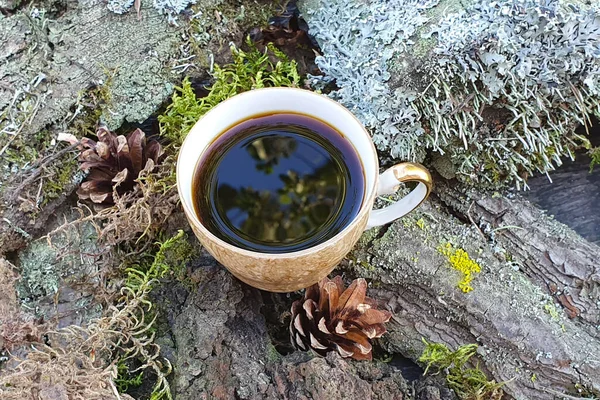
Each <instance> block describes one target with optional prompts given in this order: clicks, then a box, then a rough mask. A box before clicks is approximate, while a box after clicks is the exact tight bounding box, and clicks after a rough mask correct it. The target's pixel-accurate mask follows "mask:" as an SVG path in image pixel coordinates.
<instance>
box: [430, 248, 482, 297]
mask: <svg viewBox="0 0 600 400" xmlns="http://www.w3.org/2000/svg"><path fill="white" fill-rule="evenodd" d="M438 251H439V252H440V253H442V254H443V255H444V256H446V258H447V259H448V262H449V263H450V266H451V267H452V268H454V269H455V270H457V271H459V272H461V273H462V274H463V277H462V279H461V281H460V282H459V283H458V287H459V288H460V290H462V291H463V292H464V293H469V292H470V291H471V290H473V287H472V286H471V281H472V280H473V274H475V273H479V272H481V266H480V265H479V264H477V262H475V261H474V260H472V259H471V257H469V254H468V253H467V252H466V251H464V250H463V249H456V248H454V247H453V246H452V245H451V244H450V243H446V245H445V246H440V247H439V248H438Z"/></svg>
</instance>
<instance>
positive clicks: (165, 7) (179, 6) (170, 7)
mask: <svg viewBox="0 0 600 400" xmlns="http://www.w3.org/2000/svg"><path fill="white" fill-rule="evenodd" d="M133 3H134V0H108V4H107V6H106V7H107V8H108V9H109V10H110V11H112V12H114V13H116V14H124V13H126V12H127V11H129V9H131V7H132V6H133ZM190 4H196V0H154V2H153V6H154V8H155V9H156V10H157V11H158V12H159V13H161V14H166V15H167V16H168V18H169V22H171V23H175V19H176V15H177V14H179V13H181V12H182V11H183V10H185V9H186V8H187V7H189V6H190Z"/></svg>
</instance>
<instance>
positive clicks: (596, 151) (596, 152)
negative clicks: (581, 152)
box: [588, 147, 600, 174]
mask: <svg viewBox="0 0 600 400" xmlns="http://www.w3.org/2000/svg"><path fill="white" fill-rule="evenodd" d="M588 154H589V156H590V158H591V159H592V161H590V174H591V173H592V172H593V171H594V166H596V165H600V147H594V148H592V149H590V150H589V151H588Z"/></svg>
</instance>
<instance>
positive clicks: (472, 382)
mask: <svg viewBox="0 0 600 400" xmlns="http://www.w3.org/2000/svg"><path fill="white" fill-rule="evenodd" d="M423 343H425V350H423V354H422V355H421V357H419V361H420V362H422V363H425V364H427V366H426V367H425V372H424V374H427V373H428V372H429V370H430V369H431V368H432V367H433V368H435V369H437V371H438V372H441V371H445V372H446V373H447V375H446V382H447V384H448V387H449V388H450V389H452V390H454V392H455V393H456V395H457V396H458V398H459V399H461V400H499V399H501V398H502V395H503V391H502V389H501V387H502V385H503V384H504V383H502V382H501V383H496V381H494V380H491V381H489V380H488V379H487V377H486V375H485V374H484V373H483V371H482V370H480V369H479V367H478V366H476V367H475V368H466V366H465V365H466V363H467V362H468V361H469V359H470V358H471V357H472V356H473V355H475V353H476V352H477V347H478V346H477V345H476V344H467V345H463V346H460V347H459V348H458V349H456V351H451V350H450V349H449V348H448V347H446V346H445V345H444V344H441V343H430V342H428V341H426V340H425V339H423Z"/></svg>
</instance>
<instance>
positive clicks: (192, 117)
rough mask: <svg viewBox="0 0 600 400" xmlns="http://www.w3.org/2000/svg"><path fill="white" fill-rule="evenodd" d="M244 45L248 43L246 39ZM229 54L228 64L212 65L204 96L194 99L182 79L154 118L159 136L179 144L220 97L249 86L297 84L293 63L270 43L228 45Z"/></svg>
mask: <svg viewBox="0 0 600 400" xmlns="http://www.w3.org/2000/svg"><path fill="white" fill-rule="evenodd" d="M248 45H250V46H252V44H251V42H250V40H249V39H248ZM231 54H232V56H233V62H232V63H231V64H227V65H225V66H223V67H219V66H215V71H214V83H213V85H212V87H211V88H210V92H209V93H208V95H207V96H205V97H203V98H200V99H198V98H197V97H196V95H195V93H194V90H193V88H192V85H191V83H190V81H189V80H188V79H185V80H184V81H183V84H182V86H181V87H180V88H177V89H176V93H175V94H174V95H173V101H172V103H171V104H170V105H169V106H168V107H167V111H166V112H165V114H164V115H162V116H160V117H159V118H158V120H159V122H160V132H161V135H163V136H164V137H166V138H168V139H169V140H170V141H171V142H172V143H174V144H175V145H176V146H180V145H181V143H183V139H185V136H186V135H187V133H188V132H189V131H190V129H191V128H192V126H193V125H194V124H195V123H196V121H198V118H200V117H201V116H202V115H204V114H206V113H207V112H208V111H209V110H210V109H211V108H213V107H214V106H216V105H217V104H219V103H220V102H222V101H223V100H226V99H228V98H230V97H232V96H234V95H236V94H238V93H242V92H245V91H248V90H252V89H257V88H262V87H272V86H290V87H295V86H298V85H299V84H300V75H299V74H298V68H297V64H296V62H295V61H290V60H289V59H288V58H287V56H286V55H285V54H283V53H282V52H281V51H279V50H277V49H276V48H275V47H274V46H273V45H271V44H270V45H268V46H267V48H266V49H265V51H264V52H260V51H258V50H257V49H256V48H254V47H253V48H252V50H250V51H248V52H244V51H242V50H240V49H238V48H236V47H235V46H233V45H232V46H231Z"/></svg>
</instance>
